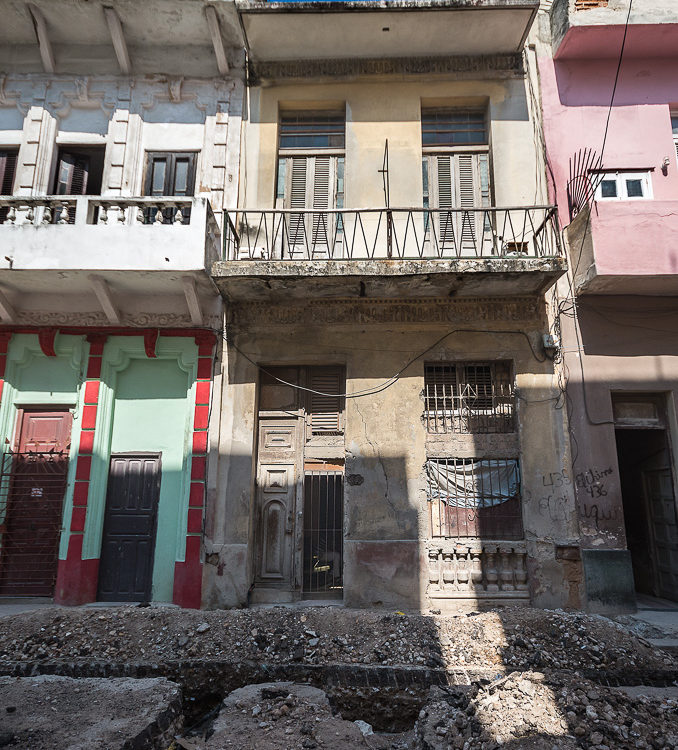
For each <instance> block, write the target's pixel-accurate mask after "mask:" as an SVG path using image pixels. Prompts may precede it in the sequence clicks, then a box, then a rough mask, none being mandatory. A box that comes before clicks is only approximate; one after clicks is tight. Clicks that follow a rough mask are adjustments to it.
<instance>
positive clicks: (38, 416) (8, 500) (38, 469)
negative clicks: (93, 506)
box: [0, 410, 72, 596]
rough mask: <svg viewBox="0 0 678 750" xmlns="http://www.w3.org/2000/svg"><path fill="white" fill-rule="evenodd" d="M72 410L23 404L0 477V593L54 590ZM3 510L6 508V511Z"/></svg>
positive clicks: (41, 593) (31, 593)
mask: <svg viewBox="0 0 678 750" xmlns="http://www.w3.org/2000/svg"><path fill="white" fill-rule="evenodd" d="M71 422H72V417H71V414H70V412H69V411H67V410H61V411H38V410H35V411H33V410H24V411H22V412H20V414H19V427H18V436H17V442H16V448H17V450H16V452H14V453H8V454H5V455H4V456H3V465H2V479H1V481H0V518H2V524H0V544H1V545H2V555H1V562H0V594H1V595H3V596H51V595H52V594H53V592H54V582H55V579H56V569H57V555H58V547H59V535H60V532H61V517H62V511H63V501H64V493H65V491H66V480H67V473H68V452H69V447H70V436H71ZM3 511H4V512H3Z"/></svg>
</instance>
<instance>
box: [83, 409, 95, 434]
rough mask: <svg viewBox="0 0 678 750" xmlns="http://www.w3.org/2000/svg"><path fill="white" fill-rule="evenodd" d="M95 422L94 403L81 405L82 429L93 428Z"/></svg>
mask: <svg viewBox="0 0 678 750" xmlns="http://www.w3.org/2000/svg"><path fill="white" fill-rule="evenodd" d="M96 423H97V407H96V404H91V405H90V406H83V407H82V423H81V424H82V429H83V430H93V429H94V428H95V427H96Z"/></svg>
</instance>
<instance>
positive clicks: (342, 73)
mask: <svg viewBox="0 0 678 750" xmlns="http://www.w3.org/2000/svg"><path fill="white" fill-rule="evenodd" d="M524 72H525V71H524V68H523V59H522V55H521V54H519V53H516V54H508V55H487V56H459V57H392V58H387V59H366V58H363V59H352V58H347V59H337V60H332V59H327V60H281V61H271V62H255V61H251V62H250V79H251V82H252V84H253V85H256V83H257V82H259V81H261V80H271V79H279V78H297V79H307V78H337V77H354V76H392V75H424V74H431V73H445V74H450V73H453V74H458V75H460V76H466V77H471V76H472V77H474V78H477V77H478V75H479V74H480V75H485V74H489V75H490V76H491V77H492V78H512V77H514V76H522V75H523V74H524Z"/></svg>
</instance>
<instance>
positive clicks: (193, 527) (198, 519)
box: [186, 508, 202, 534]
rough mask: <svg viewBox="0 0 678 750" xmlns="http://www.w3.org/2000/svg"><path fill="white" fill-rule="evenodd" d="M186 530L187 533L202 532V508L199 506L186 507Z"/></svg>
mask: <svg viewBox="0 0 678 750" xmlns="http://www.w3.org/2000/svg"><path fill="white" fill-rule="evenodd" d="M186 530H187V532H188V533H189V534H200V533H202V509H201V508H189V509H188V526H187V527H186Z"/></svg>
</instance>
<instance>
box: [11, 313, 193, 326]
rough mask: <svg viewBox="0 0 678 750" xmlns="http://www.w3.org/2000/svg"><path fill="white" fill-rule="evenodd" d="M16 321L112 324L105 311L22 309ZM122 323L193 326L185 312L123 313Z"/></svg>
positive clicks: (125, 324)
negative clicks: (71, 311) (80, 311)
mask: <svg viewBox="0 0 678 750" xmlns="http://www.w3.org/2000/svg"><path fill="white" fill-rule="evenodd" d="M16 322H17V323H18V324H23V325H34V326H110V325H111V321H110V320H109V319H108V317H107V316H106V315H105V313H103V312H82V313H67V312H41V311H35V312H34V311H27V310H21V311H20V312H18V313H17V317H16ZM120 325H123V326H129V327H130V328H149V327H150V328H176V327H183V326H186V327H191V326H193V323H192V322H191V316H190V315H188V314H184V313H143V312H141V313H134V314H122V315H121V316H120Z"/></svg>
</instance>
